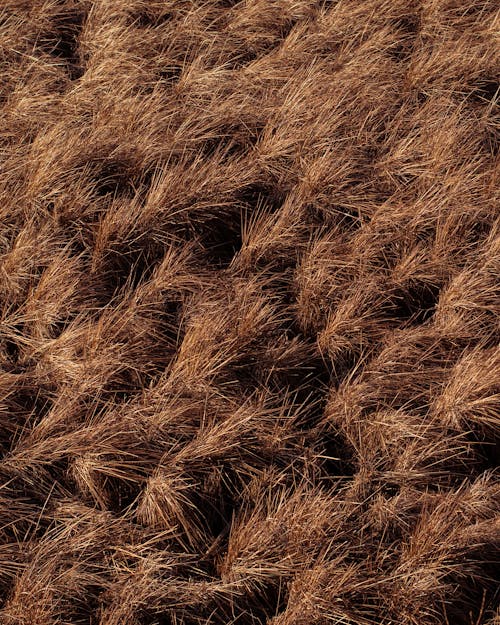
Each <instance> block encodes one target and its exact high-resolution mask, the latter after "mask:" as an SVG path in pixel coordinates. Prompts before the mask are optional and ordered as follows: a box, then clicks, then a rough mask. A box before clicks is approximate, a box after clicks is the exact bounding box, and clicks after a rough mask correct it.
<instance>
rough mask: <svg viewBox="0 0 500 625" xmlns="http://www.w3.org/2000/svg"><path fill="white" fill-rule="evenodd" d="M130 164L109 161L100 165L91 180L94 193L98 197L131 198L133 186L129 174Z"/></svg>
mask: <svg viewBox="0 0 500 625" xmlns="http://www.w3.org/2000/svg"><path fill="white" fill-rule="evenodd" d="M131 171H132V164H131V163H128V162H126V161H111V162H105V163H103V164H101V166H100V167H99V169H98V171H97V172H96V174H95V176H94V177H93V179H92V182H93V184H94V188H95V193H96V195H98V196H100V197H104V196H108V195H113V196H115V197H133V195H134V185H133V180H132V178H131V175H130V172H131Z"/></svg>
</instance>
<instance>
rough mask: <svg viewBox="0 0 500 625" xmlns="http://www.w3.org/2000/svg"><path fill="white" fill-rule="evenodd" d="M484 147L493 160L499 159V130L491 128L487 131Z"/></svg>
mask: <svg viewBox="0 0 500 625" xmlns="http://www.w3.org/2000/svg"><path fill="white" fill-rule="evenodd" d="M483 146H484V148H485V150H486V151H487V152H488V153H489V154H490V155H491V156H492V158H497V156H498V153H499V146H500V131H499V130H498V129H497V128H495V127H491V128H487V129H486V130H485V132H484V139H483Z"/></svg>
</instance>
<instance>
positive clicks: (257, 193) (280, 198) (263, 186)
mask: <svg viewBox="0 0 500 625" xmlns="http://www.w3.org/2000/svg"><path fill="white" fill-rule="evenodd" d="M285 199H286V193H284V192H283V191H281V190H280V189H278V188H277V187H273V186H272V185H270V184H267V183H265V182H254V183H252V184H249V185H247V186H245V187H243V188H242V189H241V190H240V191H239V192H238V193H237V194H236V201H237V202H238V203H240V204H242V205H243V206H244V207H245V208H246V209H247V210H248V211H249V212H250V213H253V212H255V211H256V210H258V209H259V208H263V209H264V208H265V211H266V212H267V213H271V214H275V213H277V212H278V211H279V210H280V209H281V207H282V205H283V203H284V201H285Z"/></svg>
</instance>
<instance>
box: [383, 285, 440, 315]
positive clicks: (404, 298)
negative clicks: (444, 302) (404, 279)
mask: <svg viewBox="0 0 500 625" xmlns="http://www.w3.org/2000/svg"><path fill="white" fill-rule="evenodd" d="M440 292H441V288H440V286H439V285H434V284H428V283H422V282H416V283H413V284H411V285H409V286H408V287H406V288H404V289H402V290H400V291H398V292H396V294H395V297H394V307H393V315H394V317H395V318H396V319H399V320H401V321H402V322H407V323H409V324H410V325H419V324H423V323H425V322H427V321H429V320H430V319H431V318H432V316H433V315H434V312H435V309H436V305H437V303H438V300H439V294H440Z"/></svg>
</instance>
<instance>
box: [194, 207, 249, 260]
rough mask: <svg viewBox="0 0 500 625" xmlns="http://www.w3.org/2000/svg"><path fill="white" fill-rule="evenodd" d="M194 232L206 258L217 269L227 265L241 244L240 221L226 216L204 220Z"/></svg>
mask: <svg viewBox="0 0 500 625" xmlns="http://www.w3.org/2000/svg"><path fill="white" fill-rule="evenodd" d="M196 234H197V236H198V238H199V241H200V243H201V245H202V248H203V251H204V256H205V258H206V260H207V261H208V262H209V263H210V264H211V265H215V267H217V268H218V269H224V268H226V267H228V266H229V265H230V264H231V261H232V259H233V258H234V256H235V255H236V254H237V253H238V252H239V251H240V249H241V246H242V232H241V224H240V221H239V220H235V219H232V218H230V217H227V216H226V217H222V218H214V219H212V220H210V221H208V222H205V223H204V224H202V225H200V226H199V227H198V229H197V233H196Z"/></svg>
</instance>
